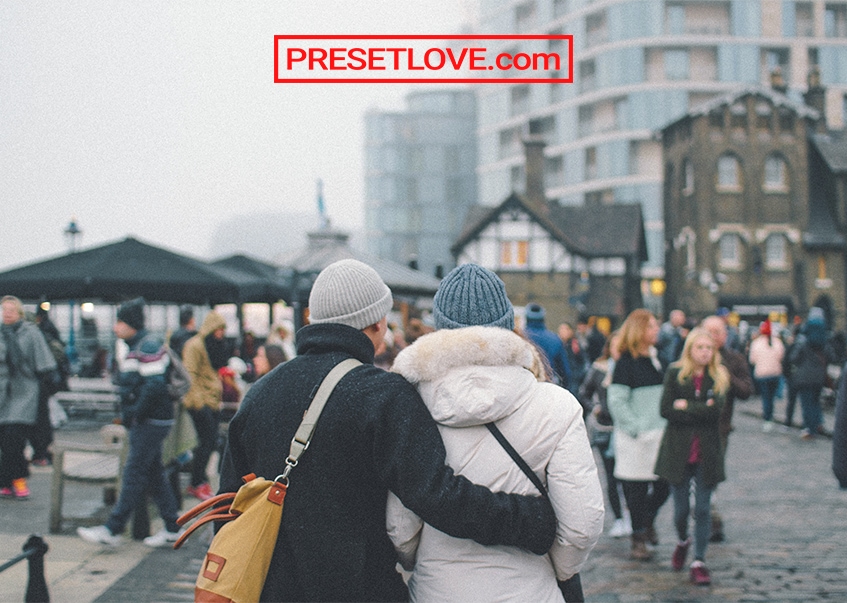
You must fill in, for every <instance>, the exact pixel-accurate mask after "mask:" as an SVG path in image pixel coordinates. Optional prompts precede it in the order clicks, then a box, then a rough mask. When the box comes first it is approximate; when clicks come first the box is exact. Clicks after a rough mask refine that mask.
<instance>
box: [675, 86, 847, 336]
mask: <svg viewBox="0 0 847 603" xmlns="http://www.w3.org/2000/svg"><path fill="white" fill-rule="evenodd" d="M780 84H781V82H780V81H779V79H778V74H777V79H775V86H774V87H772V88H765V87H746V88H741V89H739V90H736V91H734V92H731V93H728V94H725V95H723V96H720V97H717V98H715V99H713V100H711V101H709V102H707V103H705V104H702V105H700V106H699V107H698V108H695V109H694V110H692V111H691V112H689V113H688V114H687V115H685V116H683V117H682V118H680V119H677V120H676V121H674V122H672V123H670V124H669V125H667V126H665V127H664V128H663V129H662V130H661V136H662V142H663V156H664V165H665V173H664V193H663V197H664V220H665V279H666V282H667V290H666V292H665V300H664V302H665V307H666V308H680V309H682V310H684V311H685V312H686V313H688V314H692V315H705V314H708V313H711V312H714V311H715V309H716V308H718V307H720V306H725V307H728V308H730V309H731V310H734V311H736V312H738V313H739V314H740V315H741V316H742V318H748V319H750V320H758V319H761V318H764V317H766V316H768V315H772V314H773V313H774V312H776V313H778V314H784V315H786V316H787V317H788V318H790V317H791V315H793V314H800V315H805V313H806V312H807V310H808V308H809V307H810V306H813V305H819V306H821V307H823V308H825V310H826V311H827V313H828V314H829V315H830V316H829V318H830V323H829V324H830V325H832V326H834V327H836V328H843V326H844V318H845V260H844V253H845V247H846V246H845V242H847V238H845V233H846V232H847V228H845V226H847V224H845V222H847V211H845V188H844V182H845V166H847V153H845V147H844V145H843V142H839V141H840V140H841V138H838V137H836V138H833V134H832V133H827V132H826V130H825V125H824V122H823V117H822V106H823V103H822V99H823V96H824V95H823V89H822V88H821V87H820V85H819V78H818V77H817V74H812V75H811V76H810V79H809V88H808V92H807V93H806V95H805V98H804V100H805V102H798V101H796V100H793V99H792V98H790V97H789V96H787V95H786V94H785V93H784V92H786V90H785V88H784V87H783V86H781V85H780ZM833 319H834V320H833Z"/></svg>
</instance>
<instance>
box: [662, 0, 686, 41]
mask: <svg viewBox="0 0 847 603" xmlns="http://www.w3.org/2000/svg"><path fill="white" fill-rule="evenodd" d="M665 33H666V34H670V35H672V36H681V35H682V34H684V33H685V7H684V6H682V5H681V4H668V5H667V6H666V7H665Z"/></svg>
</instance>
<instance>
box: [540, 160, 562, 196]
mask: <svg viewBox="0 0 847 603" xmlns="http://www.w3.org/2000/svg"><path fill="white" fill-rule="evenodd" d="M564 166H565V162H564V159H563V157H562V156H561V155H559V156H558V157H545V159H544V188H555V187H557V186H562V185H563V184H564V183H565V170H564Z"/></svg>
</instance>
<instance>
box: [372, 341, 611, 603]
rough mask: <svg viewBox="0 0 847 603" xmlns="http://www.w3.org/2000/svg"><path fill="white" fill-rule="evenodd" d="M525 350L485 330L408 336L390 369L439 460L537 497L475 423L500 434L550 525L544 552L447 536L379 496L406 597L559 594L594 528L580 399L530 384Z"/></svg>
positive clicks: (529, 356) (598, 493) (596, 515)
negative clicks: (430, 429)
mask: <svg viewBox="0 0 847 603" xmlns="http://www.w3.org/2000/svg"><path fill="white" fill-rule="evenodd" d="M532 366H533V348H532V346H531V344H530V343H528V342H527V341H525V340H524V339H523V338H521V337H520V336H519V335H516V334H515V333H512V332H511V331H507V330H505V329H499V328H494V327H468V328H464V329H456V330H440V331H436V332H435V333H431V334H429V335H425V336H423V337H421V338H420V339H418V340H417V341H416V342H415V343H414V344H413V345H411V346H409V347H408V348H406V349H405V350H403V351H402V352H401V353H400V354H399V355H398V356H397V358H396V360H395V362H394V367H393V369H392V370H394V371H396V372H398V373H400V374H401V375H403V376H404V377H405V378H406V379H407V380H409V381H410V382H412V383H414V384H416V385H417V386H418V390H419V391H420V394H421V397H422V398H423V400H424V402H425V403H426V405H427V407H428V408H429V410H430V412H431V413H432V416H433V417H434V418H435V420H436V421H437V422H438V423H439V429H440V431H441V437H442V438H443V440H444V445H445V447H446V449H447V463H448V464H449V465H450V466H451V467H452V468H453V469H454V470H455V471H456V473H459V474H461V475H464V476H465V477H467V478H468V479H470V480H471V481H473V482H474V483H476V484H481V485H483V486H487V487H488V488H490V489H492V490H494V491H501V492H512V493H519V494H529V495H537V494H538V491H537V490H536V488H535V486H533V484H532V482H531V481H530V480H529V478H527V477H526V475H524V473H523V472H522V471H521V469H520V468H519V467H518V466H517V464H515V462H514V461H513V460H512V459H511V457H509V455H508V453H507V452H506V451H505V450H504V449H503V448H502V446H500V444H499V443H498V442H497V440H496V439H494V437H493V436H492V435H491V433H489V431H488V429H487V428H486V427H485V424H486V423H488V422H491V421H494V422H495V423H496V424H497V426H498V427H499V428H500V431H502V433H503V435H504V436H505V437H506V439H507V440H509V442H510V443H511V444H512V446H513V447H514V448H515V450H517V451H518V453H520V455H521V456H522V457H523V459H524V460H525V461H526V462H527V463H528V464H529V466H530V467H531V468H532V469H533V471H535V473H536V474H537V475H538V476H539V477H540V478H541V479H542V481H543V482H544V483H545V485H546V487H547V490H548V492H549V495H550V501H551V503H552V505H553V508H554V510H555V511H556V517H557V519H558V522H559V525H558V529H557V534H556V543H555V544H554V545H553V548H552V549H551V550H550V552H549V554H548V555H545V556H537V555H533V554H531V553H528V552H526V551H522V550H520V549H517V548H514V547H506V546H483V545H481V544H478V543H476V542H474V541H472V540H462V539H457V538H452V537H450V536H447V535H446V534H444V533H443V532H439V531H438V530H436V529H435V528H433V527H431V526H429V525H426V524H423V523H422V521H421V520H420V518H418V517H417V516H416V515H415V514H414V513H412V512H411V511H409V510H408V509H406V508H405V507H403V505H402V503H400V501H399V500H398V499H397V498H396V497H394V496H393V495H389V501H388V514H387V527H388V533H389V536H390V537H391V539H392V542H393V543H394V545H395V547H396V548H397V550H398V552H399V553H400V556H401V559H402V561H403V563H404V565H405V566H406V567H407V569H410V568H411V567H412V565H414V569H413V574H412V577H411V579H410V582H409V589H410V591H411V597H412V600H413V601H423V602H427V601H562V595H561V593H560V591H559V589H558V587H557V585H556V579H557V578H558V579H559V580H564V579H567V578H569V577H570V576H572V575H573V574H575V573H576V572H578V571H579V570H580V568H581V567H582V565H583V564H584V563H585V561H586V559H587V558H588V554H589V553H590V552H591V550H592V549H593V548H594V545H595V544H596V543H597V540H598V538H599V537H600V534H601V532H602V530H603V515H604V508H603V493H602V489H601V486H600V482H599V480H598V477H597V468H596V465H595V463H594V457H593V455H592V453H591V448H590V445H589V442H588V438H587V436H586V432H585V423H584V422H583V419H582V407H581V406H580V405H579V402H577V400H576V399H575V398H574V397H573V395H571V394H570V393H569V392H568V391H567V390H565V389H562V388H561V387H558V386H556V385H553V384H551V383H541V382H539V381H537V380H536V378H535V376H534V375H533V373H532V372H530V370H528V368H529V367H532Z"/></svg>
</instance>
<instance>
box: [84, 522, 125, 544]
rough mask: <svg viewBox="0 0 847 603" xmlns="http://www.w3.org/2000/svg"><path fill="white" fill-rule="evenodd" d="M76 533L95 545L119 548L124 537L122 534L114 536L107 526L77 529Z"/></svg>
mask: <svg viewBox="0 0 847 603" xmlns="http://www.w3.org/2000/svg"><path fill="white" fill-rule="evenodd" d="M76 533H77V534H78V535H79V537H80V538H82V539H83V540H85V541H86V542H93V543H94V544H108V545H109V546H118V545H119V544H120V543H121V540H122V537H121V535H120V534H112V533H111V532H110V531H109V528H107V527H106V526H95V527H93V528H77V529H76Z"/></svg>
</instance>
